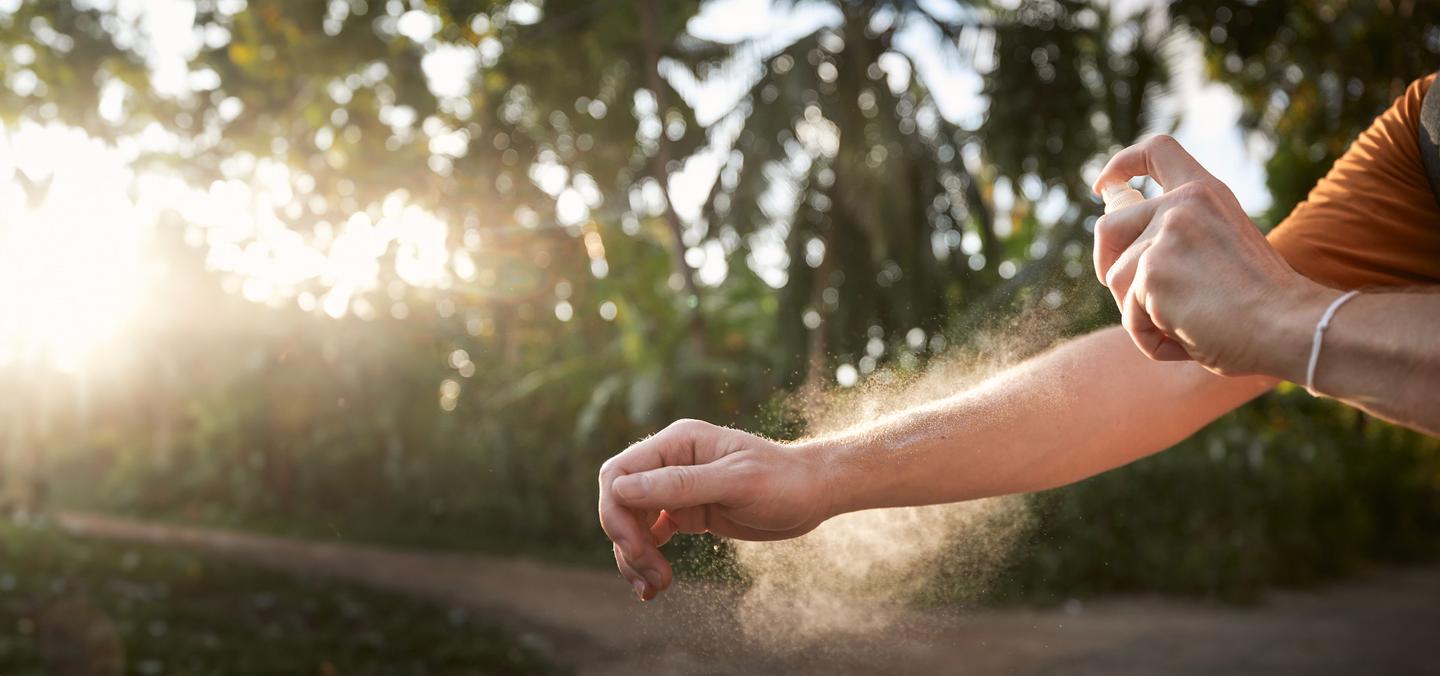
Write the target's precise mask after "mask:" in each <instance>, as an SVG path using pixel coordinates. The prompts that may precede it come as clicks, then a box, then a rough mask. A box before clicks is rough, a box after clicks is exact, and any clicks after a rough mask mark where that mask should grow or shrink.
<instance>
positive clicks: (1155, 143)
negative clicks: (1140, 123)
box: [1145, 134, 1180, 150]
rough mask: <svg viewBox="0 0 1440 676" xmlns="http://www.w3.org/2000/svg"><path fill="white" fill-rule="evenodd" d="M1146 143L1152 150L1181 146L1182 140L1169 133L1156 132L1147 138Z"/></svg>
mask: <svg viewBox="0 0 1440 676" xmlns="http://www.w3.org/2000/svg"><path fill="white" fill-rule="evenodd" d="M1145 143H1146V146H1147V147H1148V148H1149V149H1150V150H1162V149H1169V148H1178V147H1180V142H1179V141H1176V140H1175V137H1174V136H1171V135H1169V134H1156V135H1154V136H1151V137H1150V138H1148V139H1145Z"/></svg>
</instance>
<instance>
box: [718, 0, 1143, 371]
mask: <svg viewBox="0 0 1440 676" xmlns="http://www.w3.org/2000/svg"><path fill="white" fill-rule="evenodd" d="M788 4H794V3H788ZM823 4H826V5H829V6H831V7H833V8H834V9H835V10H836V11H837V12H838V13H839V14H840V16H841V17H842V20H841V21H840V23H839V25H838V26H835V27H833V28H832V27H826V28H821V29H819V30H817V31H815V32H814V33H812V34H810V35H807V36H805V37H803V38H801V39H800V40H797V41H796V42H794V43H793V44H790V45H788V46H786V47H785V48H784V49H782V50H780V51H779V52H777V53H773V54H770V55H768V56H766V57H765V58H764V59H763V60H762V65H761V66H760V68H759V71H758V72H757V73H756V74H755V77H754V85H753V86H752V87H751V88H750V89H749V91H748V93H747V94H746V96H745V97H744V98H743V100H742V101H741V102H740V104H739V105H738V106H737V107H736V109H735V110H734V111H733V112H732V116H734V117H735V118H737V119H740V120H741V121H742V124H741V126H742V129H741V131H740V132H739V133H738V134H736V135H735V140H734V142H733V143H732V144H731V146H730V149H731V152H730V153H729V155H728V158H729V160H728V163H727V164H726V166H725V167H724V169H722V174H721V175H722V177H723V180H721V181H719V182H717V184H716V188H715V190H714V191H713V193H712V194H711V195H710V197H709V200H708V202H707V205H706V208H705V211H704V214H705V220H706V221H707V223H708V224H709V228H710V234H711V235H712V236H725V233H726V232H727V231H729V232H732V233H734V234H738V235H740V236H741V237H743V238H752V239H753V238H755V237H756V236H757V235H759V234H761V233H764V232H767V231H769V232H775V231H780V232H783V235H784V242H785V248H786V250H787V252H788V254H789V257H790V265H789V267H788V278H787V280H786V282H785V284H784V286H783V287H782V289H781V291H780V293H781V298H782V301H781V304H782V309H781V312H780V321H781V322H782V326H781V327H780V331H781V335H782V336H783V343H784V345H785V346H786V347H787V354H788V355H789V356H790V358H791V361H790V369H789V370H790V373H791V374H792V377H795V378H796V379H801V378H800V375H801V373H802V372H803V373H804V374H805V375H804V377H803V380H804V381H806V382H815V381H816V380H817V379H818V378H819V377H820V376H821V375H822V374H824V373H826V372H827V371H828V364H829V359H830V357H829V355H831V354H836V355H840V358H841V359H845V360H853V359H855V358H856V357H857V356H859V355H862V354H865V350H867V349H868V350H869V351H870V352H871V356H872V357H873V356H874V354H873V353H874V352H876V349H875V347H874V346H873V345H874V342H873V340H872V339H875V338H885V339H888V340H889V342H890V344H891V345H892V346H895V345H896V344H901V343H902V341H901V340H900V338H901V337H904V336H910V337H912V338H913V337H923V336H930V335H933V334H935V333H936V332H938V331H941V330H943V329H944V328H945V327H946V326H947V324H948V323H949V322H950V321H951V320H953V319H955V318H956V317H957V316H958V315H960V314H961V313H962V312H963V311H966V310H967V309H968V310H974V309H975V308H977V307H988V306H989V305H990V303H987V302H985V301H984V300H983V299H985V298H986V296H987V293H988V292H990V291H992V290H993V289H996V288H997V287H998V286H1000V285H1003V286H1004V288H1005V289H1012V288H1014V286H1015V285H1014V284H1009V283H1006V282H1005V278H1007V277H1011V278H1013V277H1015V276H1016V272H1017V268H1020V267H1021V266H1022V264H1023V263H1024V261H1025V260H1026V259H1027V258H1028V256H1027V254H1028V253H1030V252H1031V251H1033V250H1032V249H1030V245H1031V243H1032V242H1033V241H1040V240H1048V241H1047V244H1048V246H1047V247H1046V248H1047V255H1046V256H1045V257H1044V260H1045V262H1047V263H1054V262H1060V261H1061V260H1062V259H1063V257H1064V254H1063V253H1062V252H1064V251H1065V250H1066V247H1065V246H1064V244H1065V243H1067V242H1069V241H1074V240H1078V239H1082V238H1083V237H1084V236H1085V232H1084V230H1083V228H1081V227H1080V226H1081V223H1082V218H1081V216H1083V215H1084V214H1085V213H1087V210H1086V209H1085V208H1084V206H1083V205H1085V204H1088V199H1086V198H1085V197H1083V196H1084V195H1085V193H1086V192H1088V191H1087V190H1086V188H1085V187H1084V186H1083V181H1082V180H1081V178H1080V173H1081V168H1082V167H1083V165H1084V164H1085V163H1086V162H1088V161H1091V160H1093V159H1094V158H1095V157H1096V156H1097V155H1098V154H1100V153H1101V152H1103V151H1104V150H1106V149H1108V148H1109V147H1110V146H1112V145H1114V144H1116V143H1124V142H1128V141H1129V140H1131V139H1133V138H1134V137H1135V135H1136V134H1137V133H1138V132H1139V130H1140V128H1141V127H1142V126H1143V124H1142V123H1143V118H1142V112H1141V111H1142V110H1143V106H1144V103H1145V101H1146V97H1147V96H1150V95H1153V94H1154V93H1156V91H1157V90H1158V88H1159V87H1160V86H1161V85H1163V82H1164V79H1165V69H1164V68H1163V67H1162V63H1161V59H1160V50H1161V48H1162V46H1163V44H1164V40H1163V35H1156V34H1153V32H1151V31H1147V30H1145V25H1146V20H1147V19H1148V14H1142V15H1138V16H1133V17H1129V18H1124V19H1112V18H1111V17H1110V16H1109V15H1108V14H1107V13H1106V12H1105V11H1104V10H1103V9H1099V8H1095V7H1091V6H1090V4H1089V3H1079V2H1051V1H1046V2H1036V1H1030V2H1024V3H1022V4H1021V5H1020V7H1019V8H1017V9H1014V10H997V9H991V8H989V7H988V5H984V4H981V3H975V4H962V5H959V6H957V8H956V9H955V10H954V11H952V12H949V13H948V15H947V16H940V15H938V14H937V13H936V12H934V11H932V10H931V9H930V8H931V7H932V6H933V3H923V2H907V1H902V0H870V1H842V0H835V1H833V2H826V3H823ZM907 30H914V31H918V32H931V33H938V34H939V35H940V36H941V39H940V40H939V41H938V44H939V45H940V48H941V49H942V50H944V52H945V53H944V55H943V57H944V58H945V59H947V60H948V61H949V62H951V63H953V64H958V65H961V66H965V67H969V68H973V69H975V70H976V71H977V72H979V73H980V74H981V75H983V77H984V82H985V87H984V95H985V98H986V99H987V100H988V105H989V112H988V116H987V117H986V119H985V121H984V122H983V124H980V125H979V126H978V127H977V128H971V127H967V126H965V125H962V124H960V123H959V121H952V120H948V119H946V118H945V117H944V116H943V115H941V114H940V109H939V107H938V105H937V103H936V100H935V92H932V91H930V90H928V89H927V86H926V83H925V82H923V81H922V80H921V79H920V78H919V77H913V76H912V77H908V79H907V78H904V77H901V78H894V77H893V76H891V75H889V73H891V72H892V71H895V70H897V67H898V71H900V72H909V73H916V72H919V64H918V63H917V61H916V59H915V58H914V55H912V54H907V53H905V52H904V51H903V50H900V49H898V48H897V40H898V39H899V37H900V34H901V32H902V31H907ZM1117 31H1118V32H1121V33H1124V32H1127V31H1128V32H1129V33H1130V34H1131V35H1132V39H1131V40H1130V41H1129V42H1128V44H1122V45H1118V46H1117V45H1115V44H1113V43H1114V40H1113V39H1112V36H1113V35H1114V34H1115V33H1116V32H1117ZM992 45H993V49H994V52H993V54H992V53H991V52H990V48H991V46H992ZM755 48H758V47H755ZM755 48H752V50H751V51H752V53H753V49H755ZM736 52H737V53H742V54H743V53H745V52H746V49H745V48H744V47H743V46H742V47H739V48H737V49H736ZM726 65H727V66H728V67H732V68H733V67H737V66H736V65H735V64H734V63H733V62H732V63H730V64H726ZM892 79H899V80H902V81H903V86H899V87H893V88H892V86H891V85H890V83H889V82H887V80H892ZM777 179H778V180H780V181H781V182H782V183H783V185H784V192H783V193H782V194H783V195H784V196H785V197H788V198H789V199H788V200H784V201H785V202H786V204H787V205H789V211H788V212H787V213H782V214H777V213H774V209H773V206H774V200H773V199H772V200H770V201H768V202H767V199H769V197H770V196H773V195H774V194H775V192H774V191H775V188H774V183H775V181H776V180H777ZM1002 180H1003V182H1005V183H1013V184H1018V183H1019V182H1021V181H1030V182H1034V181H1038V182H1039V183H1038V184H1039V185H1040V186H1041V187H1042V189H1041V190H1036V191H1033V194H1028V195H1027V194H1020V195H1016V197H1015V205H1014V206H1013V207H1011V208H1010V209H1009V210H1008V213H1006V214H997V209H996V204H995V199H994V195H993V191H994V190H995V189H996V185H997V183H998V182H1002ZM1051 190H1058V191H1059V193H1060V195H1061V196H1063V197H1064V198H1066V199H1067V200H1069V202H1070V203H1071V204H1072V205H1082V206H1073V207H1072V208H1071V209H1070V210H1069V212H1068V213H1067V214H1065V216H1064V217H1062V218H1061V219H1060V220H1061V222H1062V225H1061V226H1060V227H1058V228H1057V229H1056V230H1055V231H1054V232H1049V233H1047V232H1044V230H1045V227H1044V226H1043V225H1042V224H1039V223H1038V221H1037V220H1036V219H1035V217H1034V203H1035V202H1037V201H1038V200H1040V199H1042V198H1043V196H1044V195H1045V194H1047V193H1048V192H1049V191H1051ZM997 216H1005V217H1008V218H1009V220H1010V222H1009V223H997V222H996V218H997ZM731 239H733V238H731ZM1069 250H1070V251H1071V252H1072V253H1073V251H1074V248H1073V247H1071V248H1070V249H1069ZM1032 267H1035V268H1036V269H1037V270H1044V269H1052V268H1053V267H1054V266H1053V265H1048V266H1032ZM1032 274H1033V273H1032ZM1021 279H1026V278H1024V277H1022V278H1021ZM842 299H843V300H842ZM916 329H918V331H916ZM905 342H909V341H905ZM911 345H912V347H915V348H918V349H916V350H915V351H917V352H923V351H924V346H925V341H924V340H923V339H922V340H916V341H914V342H912V343H911ZM802 365H803V367H802Z"/></svg>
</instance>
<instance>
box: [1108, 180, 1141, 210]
mask: <svg viewBox="0 0 1440 676" xmlns="http://www.w3.org/2000/svg"><path fill="white" fill-rule="evenodd" d="M1100 199H1103V200H1105V213H1107V214H1108V213H1110V212H1112V211H1118V210H1120V209H1124V208H1125V207H1129V206H1134V205H1136V204H1139V203H1141V202H1144V201H1145V195H1143V194H1141V193H1140V191H1139V190H1136V189H1134V188H1132V187H1130V184H1129V183H1126V182H1124V181H1114V182H1111V183H1106V184H1105V185H1102V186H1100Z"/></svg>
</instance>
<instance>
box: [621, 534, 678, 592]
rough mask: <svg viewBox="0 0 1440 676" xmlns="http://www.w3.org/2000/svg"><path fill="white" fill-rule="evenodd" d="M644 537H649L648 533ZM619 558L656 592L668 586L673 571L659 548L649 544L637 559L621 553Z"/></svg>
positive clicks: (672, 578) (673, 575) (671, 579)
mask: <svg viewBox="0 0 1440 676" xmlns="http://www.w3.org/2000/svg"><path fill="white" fill-rule="evenodd" d="M646 537H649V533H647V534H646ZM621 558H622V559H624V561H625V563H627V564H629V565H630V567H631V568H632V569H634V571H635V572H636V573H637V574H638V575H639V576H640V577H641V578H643V579H644V580H645V583H646V584H648V585H650V587H652V588H654V590H655V591H656V592H657V593H658V592H661V591H664V590H666V589H669V588H670V583H671V582H672V581H673V580H674V577H675V572H674V570H672V569H671V568H670V562H669V561H668V560H666V558H665V555H664V554H661V553H660V550H659V549H656V548H655V547H654V546H649V547H646V549H645V553H644V554H643V555H641V557H640V558H639V559H631V558H628V557H626V556H625V555H624V554H623V553H622V554H621Z"/></svg>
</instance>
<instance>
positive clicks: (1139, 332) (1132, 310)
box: [1120, 289, 1165, 361]
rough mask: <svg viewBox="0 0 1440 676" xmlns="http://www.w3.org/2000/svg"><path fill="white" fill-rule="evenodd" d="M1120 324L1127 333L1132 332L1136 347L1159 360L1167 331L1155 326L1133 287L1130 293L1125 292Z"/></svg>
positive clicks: (1131, 336)
mask: <svg viewBox="0 0 1440 676" xmlns="http://www.w3.org/2000/svg"><path fill="white" fill-rule="evenodd" d="M1120 325H1121V326H1123V327H1125V332H1126V333H1128V334H1130V340H1132V341H1134V343H1135V347H1138V348H1140V351H1141V352H1144V353H1145V356H1147V357H1149V358H1151V359H1154V360H1156V361H1159V357H1158V356H1157V355H1158V353H1159V349H1160V345H1161V344H1163V343H1164V342H1165V333H1164V332H1163V331H1161V330H1160V329H1159V327H1156V326H1155V322H1154V320H1152V319H1151V318H1150V314H1149V313H1148V312H1146V311H1145V308H1144V306H1142V305H1141V304H1140V301H1138V300H1137V299H1136V298H1135V293H1134V290H1133V289H1132V290H1131V292H1130V293H1127V294H1125V299H1124V301H1123V302H1122V303H1121V311H1120Z"/></svg>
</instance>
